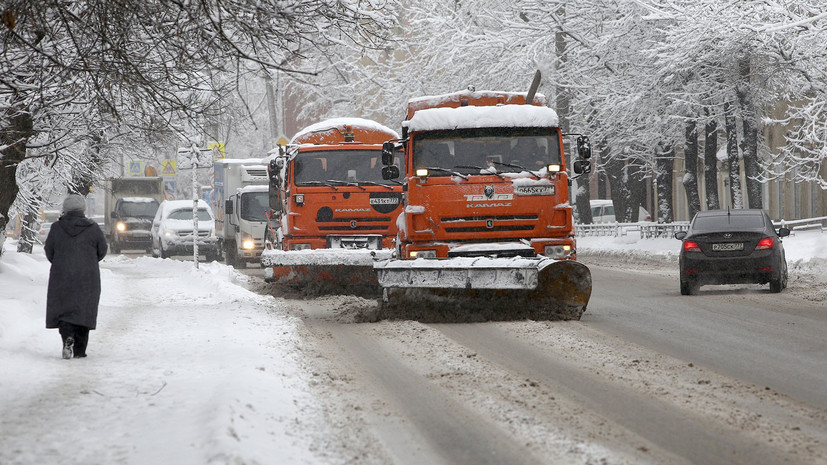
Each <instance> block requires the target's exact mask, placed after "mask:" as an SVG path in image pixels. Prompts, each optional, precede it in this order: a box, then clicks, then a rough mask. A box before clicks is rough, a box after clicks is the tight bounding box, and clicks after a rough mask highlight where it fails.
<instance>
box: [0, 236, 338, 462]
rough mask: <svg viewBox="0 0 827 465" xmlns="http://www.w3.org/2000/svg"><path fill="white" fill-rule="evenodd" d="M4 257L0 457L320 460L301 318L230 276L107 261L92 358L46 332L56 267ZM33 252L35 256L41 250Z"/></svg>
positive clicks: (142, 261)
mask: <svg viewBox="0 0 827 465" xmlns="http://www.w3.org/2000/svg"><path fill="white" fill-rule="evenodd" d="M8 245H9V244H7V248H6V254H5V255H4V256H3V258H2V260H0V358H2V362H0V463H2V464H4V465H12V464H26V465H34V464H44V463H49V464H84V465H87V464H101V465H103V464H112V463H122V464H147V465H149V464H159V463H175V464H193V465H195V464H206V463H247V464H253V463H259V464H265V463H291V464H301V463H322V462H324V461H323V460H322V461H320V460H319V457H318V456H317V455H316V454H314V453H313V452H312V450H313V449H314V446H313V442H314V441H315V440H318V439H319V436H318V435H319V434H323V432H324V429H325V426H324V425H323V423H322V421H321V419H320V418H321V416H320V414H319V413H318V411H317V409H316V407H315V403H314V400H313V398H312V396H311V394H310V389H309V387H308V384H307V382H306V380H307V377H306V376H305V375H304V374H303V372H302V370H301V368H300V364H301V357H300V350H301V349H300V338H299V336H298V325H299V322H298V321H297V320H296V319H294V318H293V317H290V316H288V315H287V314H286V313H285V312H284V309H283V308H281V307H280V305H279V303H278V301H277V300H276V299H274V298H272V297H264V296H259V295H257V294H255V293H253V292H250V291H248V290H246V289H245V288H244V287H243V286H242V285H239V281H241V280H243V279H244V276H243V275H240V274H238V273H237V272H235V271H234V270H232V269H231V268H229V267H227V266H224V265H221V264H218V263H211V264H206V265H205V264H202V265H201V267H200V269H199V270H195V268H194V266H193V264H192V263H191V262H181V261H174V260H160V259H153V258H148V257H142V258H136V259H129V258H125V257H123V256H111V257H107V258H106V259H104V261H103V262H102V266H101V268H102V270H101V274H102V285H103V292H102V296H101V305H100V313H99V318H98V329H97V330H95V331H92V332H91V333H90V342H89V349H88V354H89V356H88V358H86V359H72V360H63V359H62V358H61V344H60V336H59V335H58V333H57V331H56V330H46V329H45V328H44V318H45V317H44V315H45V305H46V284H47V281H48V273H49V263H48V262H47V261H46V259H45V257H44V256H43V254H42V249H40V251H36V252H35V253H34V254H32V255H26V254H18V253H16V252H13V251H11V250H9V249H10V248H11V247H9V246H8ZM38 252H39V253H38Z"/></svg>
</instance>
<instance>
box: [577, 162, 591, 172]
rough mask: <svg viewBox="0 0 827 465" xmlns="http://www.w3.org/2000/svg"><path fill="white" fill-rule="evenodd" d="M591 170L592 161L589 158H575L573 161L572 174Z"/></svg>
mask: <svg viewBox="0 0 827 465" xmlns="http://www.w3.org/2000/svg"><path fill="white" fill-rule="evenodd" d="M591 172H592V162H590V161H589V160H577V161H576V162H574V174H588V173H591Z"/></svg>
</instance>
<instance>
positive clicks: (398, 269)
mask: <svg viewBox="0 0 827 465" xmlns="http://www.w3.org/2000/svg"><path fill="white" fill-rule="evenodd" d="M374 268H375V269H376V273H377V279H378V282H379V285H380V286H382V287H383V288H385V290H386V296H385V297H386V299H385V302H383V305H382V310H381V316H380V317H381V318H404V319H415V320H419V321H423V322H462V321H488V320H520V319H530V320H579V319H580V317H581V316H582V315H583V312H585V311H586V306H587V305H588V303H589V297H590V296H591V290H592V281H591V273H590V272H589V269H588V268H587V267H586V266H585V265H583V264H581V263H578V262H575V261H571V260H560V261H557V260H552V259H549V258H452V259H448V260H424V259H419V260H386V261H381V262H377V263H376V264H375V265H374Z"/></svg>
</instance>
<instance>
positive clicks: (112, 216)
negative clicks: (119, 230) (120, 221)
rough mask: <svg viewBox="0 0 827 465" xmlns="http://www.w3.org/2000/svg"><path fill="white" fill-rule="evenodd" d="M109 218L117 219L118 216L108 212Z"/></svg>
mask: <svg viewBox="0 0 827 465" xmlns="http://www.w3.org/2000/svg"><path fill="white" fill-rule="evenodd" d="M109 217H110V218H117V217H118V214H117V213H115V212H113V211H112V212H109Z"/></svg>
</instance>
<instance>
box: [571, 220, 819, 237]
mask: <svg viewBox="0 0 827 465" xmlns="http://www.w3.org/2000/svg"><path fill="white" fill-rule="evenodd" d="M772 224H773V225H774V226H775V227H776V228H780V227H785V228H789V229H790V230H791V231H792V233H793V234H795V232H796V231H808V230H814V229H815V230H820V231H821V232H827V216H821V217H817V218H805V219H801V220H791V221H786V220H781V221H773V222H772ZM574 227H575V234H577V235H578V236H581V237H600V236H607V237H622V236H626V235H628V234H629V233H630V232H635V233H640V237H641V239H654V238H657V237H665V238H672V237H674V235H675V233H676V232H678V231H686V230H688V229H689V222H688V221H675V222H673V223H652V222H648V221H643V222H640V223H595V224H575V225H574Z"/></svg>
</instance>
